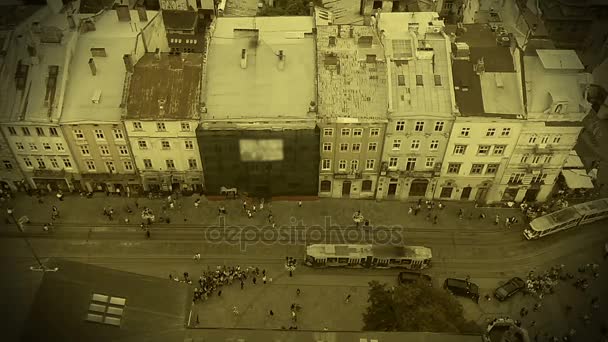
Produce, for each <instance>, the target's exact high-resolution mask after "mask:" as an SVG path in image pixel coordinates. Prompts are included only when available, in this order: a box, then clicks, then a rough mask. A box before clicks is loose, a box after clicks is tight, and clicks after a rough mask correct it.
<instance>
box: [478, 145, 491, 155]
mask: <svg viewBox="0 0 608 342" xmlns="http://www.w3.org/2000/svg"><path fill="white" fill-rule="evenodd" d="M489 153H490V145H479V148H478V149H477V154H478V155H480V156H487V155H488V154H489Z"/></svg>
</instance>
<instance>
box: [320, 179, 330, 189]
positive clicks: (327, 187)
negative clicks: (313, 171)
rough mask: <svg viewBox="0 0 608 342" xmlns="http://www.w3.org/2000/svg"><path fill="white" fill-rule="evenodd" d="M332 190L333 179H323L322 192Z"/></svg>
mask: <svg viewBox="0 0 608 342" xmlns="http://www.w3.org/2000/svg"><path fill="white" fill-rule="evenodd" d="M330 191H331V181H328V180H324V181H321V192H330Z"/></svg>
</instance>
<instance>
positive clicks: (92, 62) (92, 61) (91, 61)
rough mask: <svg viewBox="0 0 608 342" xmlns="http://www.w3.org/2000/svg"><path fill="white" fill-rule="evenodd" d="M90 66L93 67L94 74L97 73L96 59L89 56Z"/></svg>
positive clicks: (92, 72)
mask: <svg viewBox="0 0 608 342" xmlns="http://www.w3.org/2000/svg"><path fill="white" fill-rule="evenodd" d="M89 68H90V69H91V74H92V75H93V76H95V75H97V67H96V66H95V60H93V58H89Z"/></svg>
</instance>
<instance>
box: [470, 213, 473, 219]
mask: <svg viewBox="0 0 608 342" xmlns="http://www.w3.org/2000/svg"><path fill="white" fill-rule="evenodd" d="M472 219H473V212H472V211H471V212H470V213H469V220H472Z"/></svg>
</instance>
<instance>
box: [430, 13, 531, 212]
mask: <svg viewBox="0 0 608 342" xmlns="http://www.w3.org/2000/svg"><path fill="white" fill-rule="evenodd" d="M448 30H449V32H450V34H451V36H452V40H453V44H452V55H453V61H452V73H453V80H454V92H455V99H456V104H457V106H458V116H457V117H456V120H455V122H454V124H453V127H452V130H451V134H450V138H449V141H448V145H447V149H446V152H445V156H444V159H443V164H442V166H441V178H440V181H439V183H438V186H437V188H436V189H435V193H434V197H435V198H439V199H453V200H475V201H477V202H479V203H485V202H496V201H500V200H512V199H510V198H509V194H511V193H513V191H514V190H511V186H510V185H509V184H508V183H509V182H508V180H507V182H503V181H502V180H503V179H505V177H504V175H505V174H507V173H508V172H510V171H509V170H510V168H511V164H510V162H511V159H512V158H511V157H512V155H513V153H514V151H515V148H516V146H517V143H518V139H519V136H520V133H521V130H522V127H523V125H524V121H525V108H524V104H523V95H522V80H521V65H520V63H519V58H518V56H519V55H518V52H519V51H518V50H516V49H514V48H513V47H510V46H504V45H506V44H503V43H502V42H503V40H502V39H500V38H501V37H500V36H499V35H500V33H497V32H494V31H493V30H492V28H491V27H490V25H488V24H471V25H464V27H449V28H448ZM452 33H453V34H452ZM509 39H510V38H509Z"/></svg>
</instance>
